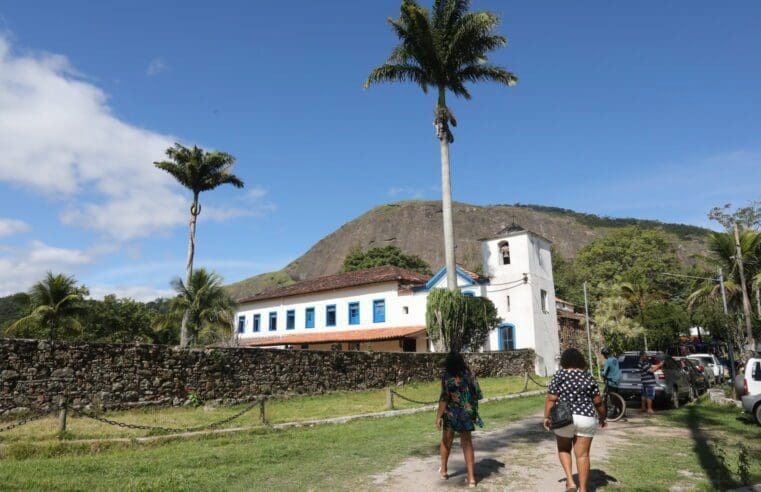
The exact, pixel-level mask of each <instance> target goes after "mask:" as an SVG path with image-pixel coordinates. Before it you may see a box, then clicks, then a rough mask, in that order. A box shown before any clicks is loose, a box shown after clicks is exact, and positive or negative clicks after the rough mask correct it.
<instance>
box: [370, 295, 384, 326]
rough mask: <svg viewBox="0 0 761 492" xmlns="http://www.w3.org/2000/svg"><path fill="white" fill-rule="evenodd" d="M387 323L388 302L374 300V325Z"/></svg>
mask: <svg viewBox="0 0 761 492" xmlns="http://www.w3.org/2000/svg"><path fill="white" fill-rule="evenodd" d="M385 322H386V300H385V299H375V300H373V323H385Z"/></svg>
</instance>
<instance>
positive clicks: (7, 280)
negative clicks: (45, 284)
mask: <svg viewBox="0 0 761 492" xmlns="http://www.w3.org/2000/svg"><path fill="white" fill-rule="evenodd" d="M92 261H93V256H92V254H91V253H89V252H86V251H82V250H79V249H67V248H56V247H53V246H49V245H47V244H45V243H43V242H41V241H31V242H30V243H29V244H28V246H27V247H26V248H19V249H15V248H4V249H3V250H2V251H0V296H4V295H8V294H13V293H16V292H21V291H26V290H28V289H29V288H30V287H31V286H32V284H34V283H35V282H37V281H38V280H40V279H42V277H43V276H44V275H45V272H47V271H52V272H55V273H58V272H63V273H67V274H69V273H71V271H72V270H73V269H75V268H77V267H81V266H82V265H86V264H89V263H91V262H92Z"/></svg>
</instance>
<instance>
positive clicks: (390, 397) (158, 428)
mask: <svg viewBox="0 0 761 492" xmlns="http://www.w3.org/2000/svg"><path fill="white" fill-rule="evenodd" d="M529 381H531V382H533V383H534V384H536V385H537V386H539V387H541V388H546V387H547V385H545V384H542V383H540V382H538V381H537V380H535V379H534V378H533V377H532V376H531V375H530V374H529V373H525V374H524V381H523V388H522V389H521V390H520V391H517V392H513V393H507V394H506V395H501V396H498V397H495V398H494V399H496V400H499V399H502V398H504V397H510V396H511V395H520V394H522V393H529V394H530V393H532V391H529V390H528V385H529ZM534 392H535V391H534ZM395 398H399V399H401V400H404V401H407V402H409V403H413V404H415V405H422V406H430V405H435V404H437V403H438V402H439V400H438V399H436V400H431V401H426V400H418V399H415V398H410V397H409V396H405V395H403V394H401V393H399V392H398V391H396V390H394V389H392V388H391V387H388V388H386V409H387V410H395V408H394V399H395ZM272 399H274V398H273V397H272V396H269V395H266V396H265V395H255V396H252V397H249V398H246V399H244V400H241V401H239V402H238V403H239V404H240V403H247V404H246V406H245V407H243V408H242V409H241V410H239V411H238V412H236V413H234V414H232V415H230V416H228V417H225V418H223V419H220V420H216V421H214V422H210V423H207V424H202V425H195V426H187V427H168V426H162V425H147V424H136V423H129V422H122V421H119V420H113V419H110V418H107V417H104V416H101V415H98V414H96V413H93V412H92V411H89V410H85V409H83V408H79V407H75V406H72V405H70V404H69V402H68V400H67V399H66V398H65V397H64V398H63V399H62V401H61V403H60V405H59V408H57V409H51V410H48V411H46V412H40V413H33V414H30V415H28V416H26V417H23V418H21V419H19V420H17V421H15V422H11V423H9V424H6V425H3V426H0V434H2V433H3V432H7V431H11V430H13V429H16V428H18V427H21V426H24V425H26V424H29V423H31V422H34V421H37V420H40V419H42V418H44V417H47V416H49V415H51V414H53V413H55V412H58V413H59V419H58V437H59V438H63V436H64V434H65V433H66V430H67V427H68V420H69V411H71V412H72V413H73V414H75V415H76V416H78V417H80V418H84V419H90V420H94V421H97V422H100V423H102V424H106V425H110V426H114V427H120V428H123V429H133V430H143V431H148V432H160V433H167V434H184V433H193V432H199V431H206V430H213V429H217V428H219V427H222V426H224V425H226V424H228V423H230V422H233V421H235V420H237V419H239V418H240V417H242V416H243V415H245V414H247V413H249V412H251V411H252V410H254V409H255V408H258V409H259V419H258V420H259V422H260V423H261V424H262V425H269V423H268V422H267V419H266V414H265V403H266V401H267V400H272ZM490 400H491V399H490ZM328 420H330V419H328ZM290 424H298V422H290V423H286V424H278V425H285V426H287V425H290Z"/></svg>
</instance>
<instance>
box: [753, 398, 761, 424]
mask: <svg viewBox="0 0 761 492" xmlns="http://www.w3.org/2000/svg"><path fill="white" fill-rule="evenodd" d="M753 416H754V417H756V423H757V424H758V425H761V403H756V408H755V409H753Z"/></svg>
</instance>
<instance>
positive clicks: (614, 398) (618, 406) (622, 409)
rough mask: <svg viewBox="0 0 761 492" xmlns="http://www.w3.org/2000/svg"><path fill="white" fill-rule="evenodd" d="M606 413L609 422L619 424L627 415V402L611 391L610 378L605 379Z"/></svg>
mask: <svg viewBox="0 0 761 492" xmlns="http://www.w3.org/2000/svg"><path fill="white" fill-rule="evenodd" d="M603 398H604V400H603V401H604V402H605V411H606V412H607V420H608V421H609V422H617V421H619V420H621V419H622V418H623V417H624V415H626V400H624V397H623V396H621V395H619V394H618V393H616V392H615V391H611V389H610V385H609V384H608V378H605V390H604V391H603Z"/></svg>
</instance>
